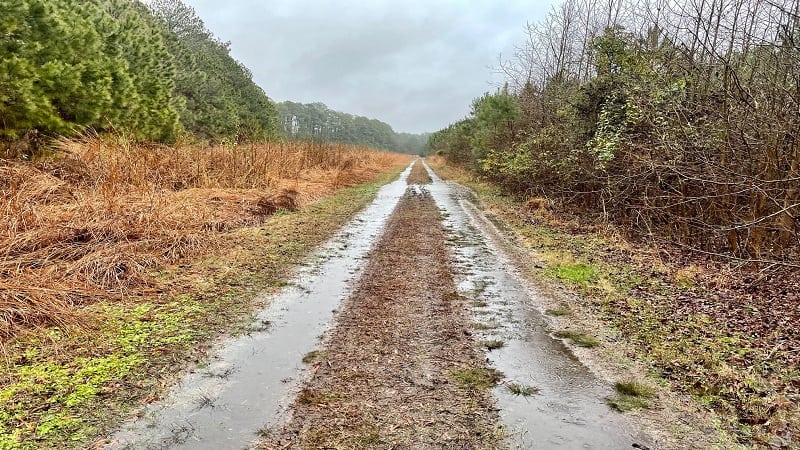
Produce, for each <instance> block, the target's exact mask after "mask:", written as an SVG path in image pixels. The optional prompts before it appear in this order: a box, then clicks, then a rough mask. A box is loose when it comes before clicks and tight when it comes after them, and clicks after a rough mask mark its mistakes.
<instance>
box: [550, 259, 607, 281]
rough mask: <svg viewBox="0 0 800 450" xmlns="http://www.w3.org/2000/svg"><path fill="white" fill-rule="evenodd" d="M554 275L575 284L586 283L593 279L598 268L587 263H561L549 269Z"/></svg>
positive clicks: (596, 274) (595, 277)
mask: <svg viewBox="0 0 800 450" xmlns="http://www.w3.org/2000/svg"><path fill="white" fill-rule="evenodd" d="M550 271H551V272H552V273H553V275H554V276H555V277H557V278H558V279H559V280H561V281H566V282H569V283H576V284H588V283H590V282H592V281H595V280H596V279H597V276H598V270H597V268H595V267H594V266H592V265H589V264H582V263H578V264H561V265H558V266H555V267H553V268H551V269H550Z"/></svg>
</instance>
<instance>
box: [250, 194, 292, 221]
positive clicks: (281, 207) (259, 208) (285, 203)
mask: <svg viewBox="0 0 800 450" xmlns="http://www.w3.org/2000/svg"><path fill="white" fill-rule="evenodd" d="M298 194H299V193H298V192H297V191H295V190H294V189H281V190H280V191H279V192H276V193H273V194H270V195H267V196H264V197H261V198H259V199H258V201H257V202H256V208H255V209H254V210H253V212H254V214H255V215H259V216H269V215H272V214H275V213H276V212H277V211H296V210H297V207H298V202H297V195H298Z"/></svg>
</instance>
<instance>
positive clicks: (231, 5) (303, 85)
mask: <svg viewBox="0 0 800 450" xmlns="http://www.w3.org/2000/svg"><path fill="white" fill-rule="evenodd" d="M185 1H186V2H187V3H188V4H190V5H192V6H193V7H194V8H195V9H196V10H197V12H198V14H199V15H200V17H201V18H202V19H203V21H204V22H205V23H206V26H207V27H208V28H209V29H210V30H211V31H212V32H213V33H214V34H215V35H216V36H217V37H219V38H220V39H222V40H223V41H230V42H231V45H232V52H231V53H232V55H233V57H234V58H236V59H238V60H239V61H241V62H242V63H244V65H246V66H247V67H248V68H250V70H251V71H252V72H253V78H254V79H255V81H256V83H258V84H259V85H260V86H261V87H262V88H263V89H264V91H266V93H267V95H269V96H270V97H271V98H272V99H273V100H276V101H284V100H291V101H295V102H302V103H311V102H322V103H325V104H326V105H328V106H329V107H330V108H332V109H335V110H339V111H344V112H347V113H350V114H356V115H362V116H367V117H370V118H375V119H379V120H382V121H384V122H387V123H389V124H390V125H392V127H393V128H394V129H395V130H397V131H407V132H423V131H436V130H438V129H441V128H443V127H445V126H446V125H447V124H449V123H452V122H454V121H456V120H459V119H461V118H463V117H464V116H466V115H467V113H468V112H469V105H470V102H471V101H472V99H473V98H475V97H477V96H479V95H480V94H482V93H483V92H485V91H488V90H492V89H494V87H493V86H494V85H495V84H496V83H498V82H501V80H502V79H501V78H500V77H499V76H498V75H496V74H493V69H492V67H496V66H497V60H498V56H499V55H500V54H501V53H502V54H503V55H507V54H510V53H511V52H512V51H513V48H514V46H515V45H517V44H519V43H521V42H522V41H523V39H524V29H525V23H526V22H528V21H530V22H535V21H538V20H539V19H540V18H542V17H543V16H544V15H545V14H546V12H547V10H548V9H549V7H550V4H551V3H553V2H554V0H540V1H539V0H527V1H525V0H480V1H478V0H475V1H467V0H461V1H459V0H394V1H388V0H374V1H354V0H351V1H340V0H331V1H328V0H268V1H265V0H227V1H219V0H185Z"/></svg>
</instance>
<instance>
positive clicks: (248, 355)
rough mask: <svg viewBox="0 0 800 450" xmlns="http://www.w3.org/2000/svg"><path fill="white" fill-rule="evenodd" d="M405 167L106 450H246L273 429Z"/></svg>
mask: <svg viewBox="0 0 800 450" xmlns="http://www.w3.org/2000/svg"><path fill="white" fill-rule="evenodd" d="M410 171H411V166H409V167H408V168H407V169H406V170H405V171H404V172H403V173H402V174H401V176H400V178H399V179H398V180H397V181H395V182H393V183H389V184H387V185H385V186H383V187H382V188H381V189H380V191H379V192H378V194H377V198H376V199H375V201H374V202H373V203H372V204H371V205H370V206H368V207H367V208H366V209H365V210H364V211H362V212H361V213H360V214H359V215H358V216H357V217H356V218H355V219H354V220H353V221H351V222H350V224H348V225H347V226H346V227H345V228H343V229H342V231H340V232H339V233H338V234H337V235H336V236H335V237H334V239H333V240H331V241H330V242H329V243H328V244H326V245H325V246H324V247H323V248H322V249H321V250H320V251H319V252H317V253H316V254H315V255H313V256H312V257H311V258H309V261H311V263H310V265H309V266H306V267H304V268H303V269H302V270H300V272H299V273H298V274H297V276H296V277H295V278H294V280H293V281H292V282H291V283H290V284H289V286H288V287H287V288H285V289H284V290H282V291H281V292H280V293H279V294H278V295H276V296H274V297H271V298H270V299H269V301H268V303H269V307H268V308H266V309H265V310H263V311H261V312H260V313H259V314H258V316H257V318H256V320H255V321H254V323H253V325H252V326H251V330H252V331H251V332H250V333H249V334H247V335H244V336H240V337H235V338H229V339H226V340H224V341H223V342H221V343H220V344H219V345H218V346H217V349H216V350H214V351H212V352H211V355H212V356H211V358H210V359H209V360H208V364H207V366H206V367H203V368H197V369H195V370H194V371H193V372H191V373H189V374H188V375H187V376H186V377H185V378H183V380H182V381H181V382H180V384H179V385H177V386H176V387H175V388H173V390H172V391H171V392H170V393H169V394H168V396H167V397H166V398H165V400H163V401H161V402H158V403H155V404H152V405H149V406H148V407H147V409H146V411H145V412H144V414H143V415H142V417H141V418H140V419H139V420H137V421H135V422H132V423H129V424H127V425H126V426H124V427H123V428H122V430H120V431H118V432H117V433H115V434H114V435H113V436H112V437H111V439H110V440H111V443H110V444H108V445H107V446H106V447H105V448H108V449H193V450H202V449H209V450H211V449H213V450H217V449H237V448H240V449H241V448H246V447H248V446H249V444H251V443H252V441H254V440H255V439H256V438H257V433H258V430H259V429H261V428H263V427H264V426H265V425H267V426H269V425H273V424H275V423H276V422H277V421H279V420H280V418H281V417H282V412H283V411H284V410H285V409H286V408H287V407H288V406H289V404H290V402H291V400H292V397H293V395H292V393H293V392H294V390H295V389H296V386H297V384H298V383H299V382H300V381H301V379H302V377H303V376H302V375H303V370H304V365H303V363H302V359H303V356H304V355H306V354H307V353H308V352H310V351H311V350H313V349H314V348H315V347H316V346H317V344H318V343H319V337H320V336H321V335H323V334H324V333H325V331H326V330H327V329H328V327H329V326H330V323H331V319H332V317H333V314H334V310H335V309H337V308H338V307H339V304H340V302H341V301H342V300H343V299H344V298H345V297H346V296H347V295H348V294H349V289H350V285H351V281H352V279H353V278H354V277H355V276H357V274H358V272H359V271H360V270H361V268H362V266H363V263H364V261H365V257H366V256H367V254H368V252H369V250H370V248H371V247H372V245H373V243H375V242H376V241H377V238H378V237H379V236H380V234H381V232H382V230H383V227H384V225H385V223H386V220H387V219H388V217H389V215H390V214H391V212H392V211H393V210H394V208H395V206H396V205H397V202H398V201H399V199H400V197H402V196H403V194H404V193H405V191H406V187H407V186H406V178H407V177H408V174H409V172H410Z"/></svg>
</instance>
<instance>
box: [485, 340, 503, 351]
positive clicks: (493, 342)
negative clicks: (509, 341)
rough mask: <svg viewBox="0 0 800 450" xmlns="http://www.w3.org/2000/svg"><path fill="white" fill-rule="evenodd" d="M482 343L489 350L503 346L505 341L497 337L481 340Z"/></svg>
mask: <svg viewBox="0 0 800 450" xmlns="http://www.w3.org/2000/svg"><path fill="white" fill-rule="evenodd" d="M482 344H483V346H484V347H485V348H486V349H487V350H489V351H491V350H497V349H498V348H503V346H505V345H506V343H505V342H503V341H501V340H498V339H491V340H488V341H483V342H482Z"/></svg>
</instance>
